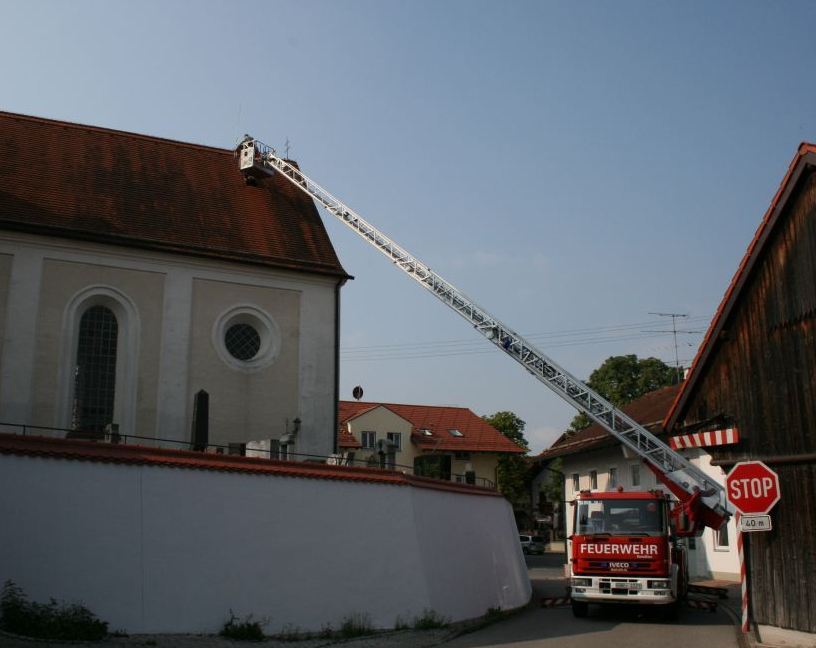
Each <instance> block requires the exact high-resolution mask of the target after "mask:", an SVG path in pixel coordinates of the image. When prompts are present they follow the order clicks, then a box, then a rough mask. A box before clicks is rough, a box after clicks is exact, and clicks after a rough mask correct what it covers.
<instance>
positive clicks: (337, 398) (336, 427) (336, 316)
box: [332, 277, 346, 454]
mask: <svg viewBox="0 0 816 648" xmlns="http://www.w3.org/2000/svg"><path fill="white" fill-rule="evenodd" d="M345 283H346V277H343V278H342V279H340V280H339V281H338V282H337V284H336V285H335V287H334V427H333V428H332V453H333V454H337V431H338V430H339V429H340V288H342V287H343V285H344V284H345Z"/></svg>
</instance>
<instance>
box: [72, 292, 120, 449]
mask: <svg viewBox="0 0 816 648" xmlns="http://www.w3.org/2000/svg"><path fill="white" fill-rule="evenodd" d="M118 336H119V324H118V323H117V321H116V316H115V315H114V314H113V311H112V310H111V309H109V308H107V307H106V306H91V307H90V308H89V309H88V310H86V311H85V312H84V313H83V315H82V318H81V319H80V321H79V338H78V341H77V355H76V365H75V367H74V402H73V412H72V417H71V418H72V427H73V428H74V429H75V430H78V431H81V432H90V433H93V434H94V435H97V434H98V435H101V434H103V433H104V431H105V426H106V425H107V424H108V423H112V422H113V403H114V396H115V394H116V343H117V339H118Z"/></svg>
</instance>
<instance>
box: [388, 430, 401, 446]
mask: <svg viewBox="0 0 816 648" xmlns="http://www.w3.org/2000/svg"><path fill="white" fill-rule="evenodd" d="M386 437H387V438H388V440H389V441H390V442H391V443H392V444H394V448H396V449H397V450H402V432H388V433H387V434H386Z"/></svg>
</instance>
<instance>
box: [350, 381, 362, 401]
mask: <svg viewBox="0 0 816 648" xmlns="http://www.w3.org/2000/svg"><path fill="white" fill-rule="evenodd" d="M351 395H352V396H354V400H360V399H361V398H362V397H363V388H362V387H360V385H357V386H356V387H355V388H354V389H353V390H351Z"/></svg>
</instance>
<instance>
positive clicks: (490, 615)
mask: <svg viewBox="0 0 816 648" xmlns="http://www.w3.org/2000/svg"><path fill="white" fill-rule="evenodd" d="M505 616H507V615H506V614H505V613H504V612H502V610H501V608H494V607H491V608H487V612H486V613H485V615H484V621H485V623H494V622H496V621H501V620H502V619H503V618H504V617H505Z"/></svg>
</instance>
